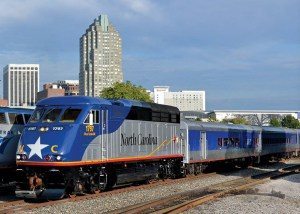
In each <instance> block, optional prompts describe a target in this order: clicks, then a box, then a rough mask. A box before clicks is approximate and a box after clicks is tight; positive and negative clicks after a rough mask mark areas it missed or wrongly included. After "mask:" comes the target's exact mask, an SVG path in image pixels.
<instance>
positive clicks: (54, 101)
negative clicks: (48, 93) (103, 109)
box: [36, 96, 111, 106]
mask: <svg viewBox="0 0 300 214" xmlns="http://www.w3.org/2000/svg"><path fill="white" fill-rule="evenodd" d="M94 104H100V105H101V104H105V105H111V102H110V101H109V100H105V99H101V98H95V97H87V96H61V97H49V98H46V99H42V100H40V101H39V102H37V104H36V105H37V106H39V105H64V106H67V105H94Z"/></svg>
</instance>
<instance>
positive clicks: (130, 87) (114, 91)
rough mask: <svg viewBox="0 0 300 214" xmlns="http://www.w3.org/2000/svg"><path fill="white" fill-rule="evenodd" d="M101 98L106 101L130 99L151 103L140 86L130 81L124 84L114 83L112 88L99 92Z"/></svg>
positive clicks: (146, 93)
mask: <svg viewBox="0 0 300 214" xmlns="http://www.w3.org/2000/svg"><path fill="white" fill-rule="evenodd" d="M101 97H102V98H107V99H122V98H123V99H130V100H139V101H146V102H152V100H151V98H150V95H149V93H148V92H147V91H146V89H145V88H143V87H142V86H136V85H134V84H132V83H131V82H130V81H127V82H125V83H120V82H116V83H114V84H113V86H112V87H108V88H105V89H103V90H102V91H101Z"/></svg>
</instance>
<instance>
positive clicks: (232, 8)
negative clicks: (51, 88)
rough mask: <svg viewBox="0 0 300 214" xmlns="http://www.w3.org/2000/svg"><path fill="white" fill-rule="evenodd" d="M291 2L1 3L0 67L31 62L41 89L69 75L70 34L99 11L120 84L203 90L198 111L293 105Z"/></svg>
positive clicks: (296, 80) (72, 60)
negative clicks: (105, 18) (119, 66)
mask: <svg viewBox="0 0 300 214" xmlns="http://www.w3.org/2000/svg"><path fill="white" fill-rule="evenodd" d="M55 5H56V6H55ZM57 5H60V6H59V7H57ZM299 6H300V3H299V2H297V1H289V2H282V1H276V0H275V1H263V2H261V1H243V2H242V3H241V2H239V1H217V3H216V4H213V3H211V2H206V1H200V2H199V1H190V2H189V4H187V3H185V2H182V1H165V2H161V1H129V0H122V1H101V3H99V2H97V1H94V0H91V1H77V2H76V3H74V1H58V0H55V1H52V2H51V3H47V2H46V3H45V2H41V1H37V0H31V1H30V0H28V1H26V4H22V2H21V1H1V3H0V8H1V9H2V11H3V14H1V16H0V17H1V19H0V26H1V30H0V35H1V38H3V39H2V40H1V42H0V47H1V51H0V56H1V57H0V64H1V65H2V67H4V66H5V65H7V64H9V63H38V64H40V67H41V73H40V77H41V84H43V83H46V82H53V81H56V80H58V79H77V78H78V72H79V54H78V52H79V47H78V46H79V45H78V38H79V37H80V36H81V35H82V32H83V30H85V29H86V26H87V25H89V24H90V22H91V20H93V19H94V18H95V17H96V16H98V15H99V14H102V13H105V14H108V15H109V17H110V19H111V20H112V22H113V23H114V26H115V27H116V28H117V29H118V31H119V33H120V35H121V37H122V39H123V72H124V76H125V78H124V80H130V81H132V82H133V83H134V84H138V85H142V86H144V87H145V88H147V89H151V88H152V87H153V86H154V85H169V86H171V87H172V89H174V90H194V89H197V90H198V89H201V90H205V91H206V98H207V102H206V103H207V109H299V108H300V96H299V91H300V38H299V36H298V35H299V34H300V28H299V26H300V12H299V11H298V8H299ZM45 28H47V30H45ZM54 72H56V75H53V73H54ZM2 84H3V82H2ZM0 88H1V89H2V87H0ZM1 94H2V91H1Z"/></svg>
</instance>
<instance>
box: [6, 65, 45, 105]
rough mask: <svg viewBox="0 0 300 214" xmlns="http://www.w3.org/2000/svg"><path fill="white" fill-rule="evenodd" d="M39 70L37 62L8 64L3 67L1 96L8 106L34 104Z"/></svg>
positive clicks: (37, 89) (37, 88)
mask: <svg viewBox="0 0 300 214" xmlns="http://www.w3.org/2000/svg"><path fill="white" fill-rule="evenodd" d="M39 71H40V66H39V64H8V65H7V66H5V67H4V68H3V98H4V99H6V100H8V105H9V106H33V105H35V103H36V94H37V92H38V91H39V82H40V77H39Z"/></svg>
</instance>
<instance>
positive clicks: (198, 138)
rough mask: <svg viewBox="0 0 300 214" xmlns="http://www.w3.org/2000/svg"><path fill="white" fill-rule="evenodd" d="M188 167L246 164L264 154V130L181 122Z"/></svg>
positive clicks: (218, 124) (253, 127)
mask: <svg viewBox="0 0 300 214" xmlns="http://www.w3.org/2000/svg"><path fill="white" fill-rule="evenodd" d="M181 132H182V135H183V136H186V137H184V139H186V149H185V157H184V161H185V163H187V164H193V163H202V164H204V165H205V164H207V163H209V162H217V161H233V160H234V161H239V160H240V161H243V162H245V161H247V159H256V158H258V156H259V155H260V152H261V128H259V127H255V126H246V125H230V124H222V123H204V122H192V121H188V120H183V121H181Z"/></svg>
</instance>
